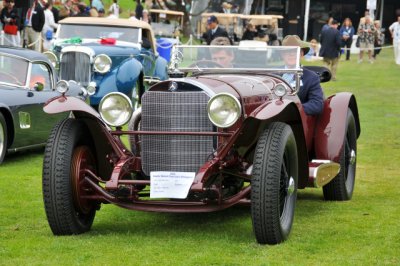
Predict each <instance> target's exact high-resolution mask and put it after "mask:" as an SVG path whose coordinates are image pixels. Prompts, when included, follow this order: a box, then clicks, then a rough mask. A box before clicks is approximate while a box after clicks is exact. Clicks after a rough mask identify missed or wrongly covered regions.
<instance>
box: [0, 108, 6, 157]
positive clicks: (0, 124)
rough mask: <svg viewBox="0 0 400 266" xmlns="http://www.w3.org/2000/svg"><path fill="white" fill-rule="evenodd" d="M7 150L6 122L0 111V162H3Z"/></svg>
mask: <svg viewBox="0 0 400 266" xmlns="http://www.w3.org/2000/svg"><path fill="white" fill-rule="evenodd" d="M6 151H7V124H6V120H5V119H4V116H3V114H2V113H0V164H1V163H2V162H3V160H4V157H5V156H6Z"/></svg>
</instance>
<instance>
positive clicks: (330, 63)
mask: <svg viewBox="0 0 400 266" xmlns="http://www.w3.org/2000/svg"><path fill="white" fill-rule="evenodd" d="M324 62H325V64H326V66H327V67H328V68H329V70H330V71H331V73H332V80H336V69H337V66H338V63H339V57H336V58H327V57H324Z"/></svg>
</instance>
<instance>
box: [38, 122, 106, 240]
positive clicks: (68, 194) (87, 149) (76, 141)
mask: <svg viewBox="0 0 400 266" xmlns="http://www.w3.org/2000/svg"><path fill="white" fill-rule="evenodd" d="M87 132H88V129H87V128H86V126H85V125H84V124H83V123H82V122H81V121H79V120H75V119H65V120H63V121H62V122H60V123H59V124H57V125H56V126H55V127H54V129H53V130H52V132H51V134H50V137H49V140H48V142H47V145H46V149H45V154H44V161H43V199H44V207H45V210H46V215H47V220H48V222H49V225H50V228H51V230H52V232H53V233H54V234H55V235H72V234H81V233H84V232H86V231H89V230H90V228H91V226H92V223H93V219H94V216H95V214H96V209H98V206H99V205H98V203H97V202H94V201H90V200H88V199H85V197H84V196H89V195H92V194H93V191H92V189H91V188H90V186H89V185H88V184H87V183H86V182H85V176H86V172H85V170H90V171H92V172H94V173H96V160H95V157H94V155H93V151H92V148H91V145H90V143H88V141H87V140H88V139H90V137H89V136H88V134H87Z"/></svg>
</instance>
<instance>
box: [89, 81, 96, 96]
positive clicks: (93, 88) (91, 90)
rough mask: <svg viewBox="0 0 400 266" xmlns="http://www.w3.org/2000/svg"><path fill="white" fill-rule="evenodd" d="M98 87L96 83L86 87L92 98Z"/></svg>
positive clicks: (92, 82) (90, 83)
mask: <svg viewBox="0 0 400 266" xmlns="http://www.w3.org/2000/svg"><path fill="white" fill-rule="evenodd" d="M96 86H97V84H96V82H94V81H91V82H89V85H87V86H86V91H87V94H88V95H89V96H92V95H94V94H95V93H96Z"/></svg>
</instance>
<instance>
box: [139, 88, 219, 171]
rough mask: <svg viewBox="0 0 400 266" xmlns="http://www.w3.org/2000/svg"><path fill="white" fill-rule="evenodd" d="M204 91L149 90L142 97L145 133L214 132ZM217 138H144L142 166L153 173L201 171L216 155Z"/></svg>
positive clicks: (147, 136)
mask: <svg viewBox="0 0 400 266" xmlns="http://www.w3.org/2000/svg"><path fill="white" fill-rule="evenodd" d="M208 100H209V97H208V96H207V94H205V93H204V92H157V91H149V92H147V93H145V94H144V96H143V98H142V120H141V130H143V131H167V132H170V131H173V132H180V131H191V132H200V131H203V132H204V131H205V132H212V131H213V125H212V124H211V122H210V120H209V119H208V115H207V102H208ZM214 138H215V137H210V136H178V135H169V136H166V135H143V136H141V140H142V153H141V155H142V167H143V171H144V172H145V174H146V175H150V172H151V171H176V172H197V171H198V170H199V167H200V166H201V165H203V164H204V163H205V162H206V160H207V158H208V157H209V155H210V154H212V152H213V143H214Z"/></svg>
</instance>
